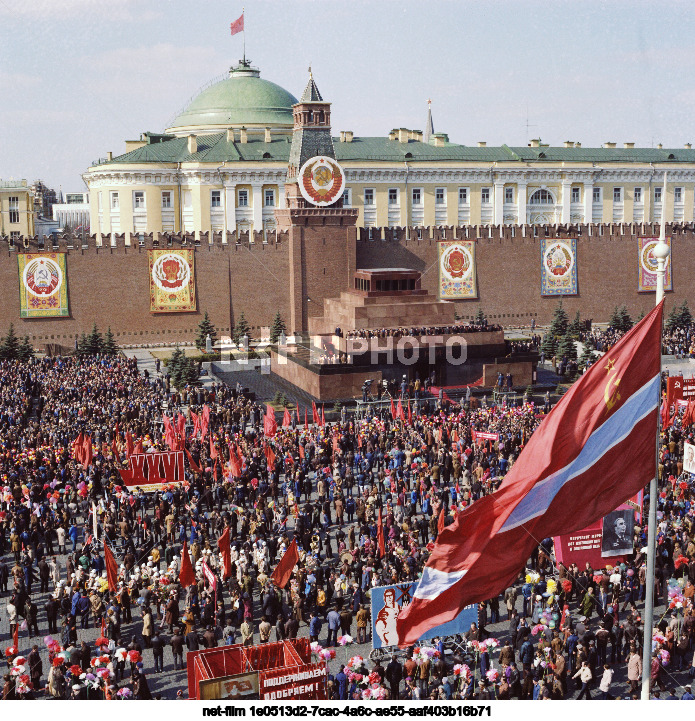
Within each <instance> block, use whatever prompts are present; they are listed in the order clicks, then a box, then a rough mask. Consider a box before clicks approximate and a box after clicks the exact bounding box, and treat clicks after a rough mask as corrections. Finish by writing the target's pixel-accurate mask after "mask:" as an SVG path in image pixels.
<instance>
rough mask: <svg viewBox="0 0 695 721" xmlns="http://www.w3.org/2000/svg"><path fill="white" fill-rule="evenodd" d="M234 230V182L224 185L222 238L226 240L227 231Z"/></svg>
mask: <svg viewBox="0 0 695 721" xmlns="http://www.w3.org/2000/svg"><path fill="white" fill-rule="evenodd" d="M235 230H236V183H225V185H224V240H223V242H224V243H226V242H227V231H229V232H230V233H233V232H234V231H235Z"/></svg>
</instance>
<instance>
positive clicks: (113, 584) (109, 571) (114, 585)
mask: <svg viewBox="0 0 695 721" xmlns="http://www.w3.org/2000/svg"><path fill="white" fill-rule="evenodd" d="M104 565H105V566H106V580H107V581H108V584H109V591H110V592H111V593H116V591H117V590H118V566H117V565H116V559H115V558H114V557H113V553H112V552H111V549H110V548H109V547H108V546H107V545H106V538H104Z"/></svg>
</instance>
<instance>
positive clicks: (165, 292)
mask: <svg viewBox="0 0 695 721" xmlns="http://www.w3.org/2000/svg"><path fill="white" fill-rule="evenodd" d="M147 252H148V254H149V267H150V312H151V313H182V312H186V311H192V310H195V309H196V300H195V265H194V252H195V251H194V250H193V249H192V248H190V249H189V248H185V249H180V250H175V249H173V248H155V249H153V250H148V251H147Z"/></svg>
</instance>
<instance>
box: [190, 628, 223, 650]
mask: <svg viewBox="0 0 695 721" xmlns="http://www.w3.org/2000/svg"><path fill="white" fill-rule="evenodd" d="M203 644H204V645H205V648H215V647H216V646H217V638H216V636H215V632H214V631H213V630H212V626H208V627H207V628H206V629H205V633H204V634H203ZM189 650H190V649H189Z"/></svg>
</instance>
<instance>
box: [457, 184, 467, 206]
mask: <svg viewBox="0 0 695 721" xmlns="http://www.w3.org/2000/svg"><path fill="white" fill-rule="evenodd" d="M459 205H468V188H459Z"/></svg>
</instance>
